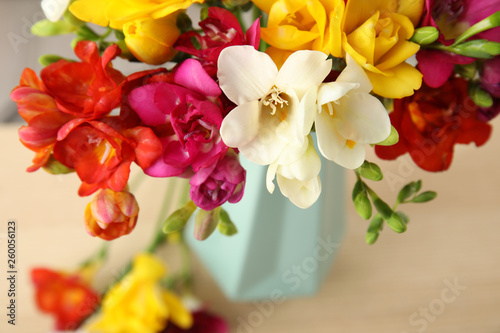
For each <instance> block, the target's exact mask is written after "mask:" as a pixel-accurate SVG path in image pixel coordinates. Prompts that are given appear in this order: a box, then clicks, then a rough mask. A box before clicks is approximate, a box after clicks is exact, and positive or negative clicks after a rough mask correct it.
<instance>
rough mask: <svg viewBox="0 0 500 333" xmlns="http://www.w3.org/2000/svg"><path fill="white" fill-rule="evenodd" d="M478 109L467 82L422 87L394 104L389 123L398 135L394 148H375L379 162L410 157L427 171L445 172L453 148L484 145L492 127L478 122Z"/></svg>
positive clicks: (450, 82)
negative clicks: (456, 145)
mask: <svg viewBox="0 0 500 333" xmlns="http://www.w3.org/2000/svg"><path fill="white" fill-rule="evenodd" d="M477 116H478V107H477V106H476V105H475V104H474V102H473V101H472V100H471V99H470V98H469V96H468V94H467V81H466V80H464V79H461V78H455V79H451V80H449V81H447V82H446V83H445V84H444V85H443V86H441V87H440V88H437V89H436V88H430V87H429V86H427V85H423V86H422V88H421V89H419V90H418V91H416V92H415V94H414V95H413V96H410V97H406V98H403V99H398V100H395V101H394V111H393V112H392V113H391V114H390V118H391V123H392V125H393V126H394V127H395V128H396V129H397V131H398V133H399V142H398V143H397V144H395V145H393V146H376V147H375V152H376V153H377V155H378V156H379V157H380V158H382V159H387V160H392V159H395V158H397V157H398V156H400V155H403V154H405V153H409V154H410V156H411V157H412V159H413V161H414V162H415V163H416V164H417V165H418V166H419V167H421V168H422V169H424V170H427V171H442V170H446V169H448V167H449V166H450V163H451V160H452V157H453V147H454V145H455V144H459V143H461V144H468V143H471V142H474V143H475V144H476V146H481V145H483V144H484V143H485V142H486V141H487V140H488V138H489V136H490V132H491V126H490V125H489V124H487V123H485V122H482V121H480V120H478V119H477Z"/></svg>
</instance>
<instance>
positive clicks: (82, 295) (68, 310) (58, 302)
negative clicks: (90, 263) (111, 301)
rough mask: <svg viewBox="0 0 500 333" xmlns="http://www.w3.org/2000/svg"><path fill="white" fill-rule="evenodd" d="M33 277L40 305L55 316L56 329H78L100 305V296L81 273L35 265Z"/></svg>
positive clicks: (40, 307) (39, 306)
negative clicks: (67, 272) (70, 272)
mask: <svg viewBox="0 0 500 333" xmlns="http://www.w3.org/2000/svg"><path fill="white" fill-rule="evenodd" d="M31 278H32V281H33V284H34V286H35V290H36V291H35V298H36V304H37V306H38V308H39V309H40V310H41V311H43V312H45V313H50V314H52V315H53V316H54V317H55V320H56V322H55V329H56V330H61V331H66V330H68V331H69V330H74V329H75V328H77V327H78V325H79V324H80V323H81V321H82V320H83V319H85V318H86V317H88V316H89V315H91V314H92V313H93V312H94V309H95V307H96V306H97V305H98V304H99V300H100V297H99V295H98V294H97V293H96V292H95V291H94V290H92V288H91V287H90V286H89V284H88V283H87V282H86V281H85V279H84V278H83V277H82V276H81V275H79V274H64V273H61V272H56V271H53V270H50V269H47V268H35V269H33V270H32V271H31Z"/></svg>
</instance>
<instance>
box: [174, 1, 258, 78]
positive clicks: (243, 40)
mask: <svg viewBox="0 0 500 333" xmlns="http://www.w3.org/2000/svg"><path fill="white" fill-rule="evenodd" d="M199 25H200V27H201V28H202V29H203V32H204V35H203V36H202V35H200V34H199V33H197V32H196V31H187V32H185V33H183V34H182V35H181V36H180V37H179V39H178V40H177V43H176V45H175V48H176V49H177V50H178V51H181V52H185V53H188V54H192V55H194V56H196V57H197V58H199V59H200V60H201V61H202V62H203V63H204V64H206V65H209V66H210V67H215V66H217V59H218V58H219V54H220V53H221V52H222V50H223V49H225V48H226V47H228V46H233V45H251V46H253V47H254V48H255V49H256V50H257V49H258V48H259V43H260V19H257V20H255V21H254V22H253V24H252V26H251V27H250V28H249V29H248V30H247V32H246V33H243V30H242V29H241V26H240V23H239V22H238V19H237V18H236V16H234V14H233V13H231V12H230V11H228V10H226V9H223V8H218V7H210V8H209V9H208V17H207V18H206V19H204V20H203V21H201V22H200V23H199ZM193 39H196V41H197V42H198V43H199V44H200V48H197V47H195V45H194V44H193ZM214 74H215V72H214Z"/></svg>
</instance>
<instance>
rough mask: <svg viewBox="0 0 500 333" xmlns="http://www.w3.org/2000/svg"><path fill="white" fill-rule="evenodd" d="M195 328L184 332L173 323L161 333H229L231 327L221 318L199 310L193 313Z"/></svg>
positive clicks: (192, 327)
mask: <svg viewBox="0 0 500 333" xmlns="http://www.w3.org/2000/svg"><path fill="white" fill-rule="evenodd" d="M192 315H193V326H191V328H189V329H187V330H184V329H182V328H179V327H178V326H177V325H175V324H173V323H171V324H169V325H168V326H167V328H166V329H165V330H164V331H163V332H161V333H228V332H229V325H228V324H227V323H226V322H225V321H224V319H222V318H221V317H219V316H216V315H214V314H211V313H210V312H208V311H206V310H198V311H195V312H193V313H192Z"/></svg>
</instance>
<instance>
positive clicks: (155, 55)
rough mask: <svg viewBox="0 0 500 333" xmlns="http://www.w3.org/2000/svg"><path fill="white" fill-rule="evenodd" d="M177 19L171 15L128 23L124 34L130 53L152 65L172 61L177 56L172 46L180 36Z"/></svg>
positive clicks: (124, 27)
mask: <svg viewBox="0 0 500 333" xmlns="http://www.w3.org/2000/svg"><path fill="white" fill-rule="evenodd" d="M176 17H177V15H169V16H166V17H163V18H160V19H157V20H154V19H151V18H146V19H141V20H135V21H131V22H128V23H126V24H125V25H124V26H123V33H124V34H125V43H126V44H127V47H128V48H129V50H130V52H132V54H133V55H134V56H135V57H136V58H137V59H139V60H140V61H142V62H145V63H147V64H150V65H160V64H163V63H165V62H167V61H169V60H170V59H172V58H173V56H174V55H175V50H174V49H173V48H172V45H174V43H175V42H176V40H177V38H178V37H179V35H180V32H179V29H178V28H177V25H176Z"/></svg>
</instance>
